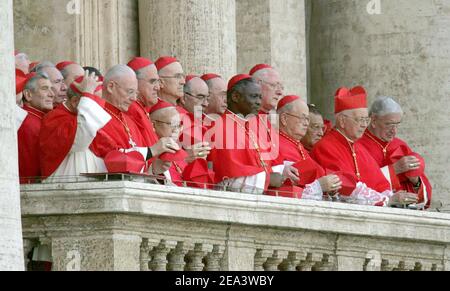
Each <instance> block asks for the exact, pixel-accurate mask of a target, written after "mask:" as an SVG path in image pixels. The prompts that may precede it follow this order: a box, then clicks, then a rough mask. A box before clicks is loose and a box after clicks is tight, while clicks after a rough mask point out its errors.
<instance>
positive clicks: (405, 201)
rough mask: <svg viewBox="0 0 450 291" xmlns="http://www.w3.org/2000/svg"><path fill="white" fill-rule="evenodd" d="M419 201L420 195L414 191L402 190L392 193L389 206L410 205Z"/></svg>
mask: <svg viewBox="0 0 450 291" xmlns="http://www.w3.org/2000/svg"><path fill="white" fill-rule="evenodd" d="M417 202H419V196H418V195H417V194H414V193H408V192H405V191H400V192H397V193H395V194H394V195H392V197H391V198H390V199H389V206H391V207H393V206H394V207H395V206H408V205H411V204H416V203H417Z"/></svg>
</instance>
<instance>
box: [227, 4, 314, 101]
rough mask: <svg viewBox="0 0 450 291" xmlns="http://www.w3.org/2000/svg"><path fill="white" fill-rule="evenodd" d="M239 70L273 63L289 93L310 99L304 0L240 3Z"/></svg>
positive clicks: (238, 16)
mask: <svg viewBox="0 0 450 291" xmlns="http://www.w3.org/2000/svg"><path fill="white" fill-rule="evenodd" d="M236 13H237V17H236V19H237V23H236V27H237V54H238V71H239V72H245V73H248V71H249V70H250V68H251V67H253V66H254V65H255V64H259V63H269V64H272V65H273V66H275V67H276V68H277V69H278V70H279V71H280V73H281V76H282V78H283V80H284V82H285V85H286V93H287V94H297V95H301V96H302V97H304V98H307V96H308V92H307V73H306V72H307V61H306V57H307V51H306V48H307V39H306V13H305V1H304V0H281V1H280V0H237V1H236Z"/></svg>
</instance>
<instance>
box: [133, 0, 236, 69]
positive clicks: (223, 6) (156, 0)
mask: <svg viewBox="0 0 450 291" xmlns="http://www.w3.org/2000/svg"><path fill="white" fill-rule="evenodd" d="M235 18H236V15H235V0H189V1H188V0H166V1H160V0H140V1H139V21H140V35H141V39H140V42H141V54H142V56H145V57H150V58H151V59H156V58H158V57H159V56H162V55H173V56H176V57H177V58H178V59H179V60H180V61H181V62H182V64H183V66H184V69H185V71H186V73H189V74H190V73H194V74H203V73H207V72H214V73H218V74H221V75H223V76H224V77H225V78H229V77H231V76H232V75H234V74H235V73H236V24H235V23H236V20H235Z"/></svg>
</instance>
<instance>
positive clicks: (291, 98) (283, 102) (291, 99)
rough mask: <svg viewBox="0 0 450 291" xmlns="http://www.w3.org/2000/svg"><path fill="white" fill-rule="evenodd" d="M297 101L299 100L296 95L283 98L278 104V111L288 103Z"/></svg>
mask: <svg viewBox="0 0 450 291" xmlns="http://www.w3.org/2000/svg"><path fill="white" fill-rule="evenodd" d="M297 100H301V99H300V97H299V96H296V95H289V96H286V97H284V98H283V99H281V100H280V102H279V103H278V110H280V109H282V108H283V107H284V106H286V105H288V104H289V103H292V102H294V101H297Z"/></svg>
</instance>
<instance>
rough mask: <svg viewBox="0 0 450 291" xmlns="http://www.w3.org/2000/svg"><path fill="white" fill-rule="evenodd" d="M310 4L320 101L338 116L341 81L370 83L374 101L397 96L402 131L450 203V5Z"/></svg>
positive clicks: (315, 91)
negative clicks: (335, 101) (402, 113)
mask: <svg viewBox="0 0 450 291" xmlns="http://www.w3.org/2000/svg"><path fill="white" fill-rule="evenodd" d="M369 4H375V6H373V5H369ZM377 4H380V6H379V7H378V5H377ZM311 6H312V7H311V9H312V10H311V13H312V15H311V27H310V66H311V93H312V96H313V101H314V102H315V103H317V104H318V105H320V107H321V110H322V111H324V113H326V115H327V117H331V116H332V113H333V108H334V107H333V95H334V92H335V91H336V89H337V88H338V87H339V86H355V85H364V86H365V87H366V88H367V89H368V93H369V96H370V99H371V100H373V99H374V97H376V96H380V95H388V96H393V97H395V98H396V99H397V100H398V101H399V102H400V104H401V105H402V106H403V109H404V111H405V113H406V115H405V119H404V121H403V124H402V126H401V128H400V137H401V138H403V139H405V140H406V141H407V142H408V143H409V144H410V145H411V146H412V148H413V149H414V150H415V151H417V152H419V153H421V154H422V155H424V157H425V159H426V161H427V167H428V168H427V172H428V174H429V178H430V179H431V182H432V184H433V186H434V200H435V201H438V200H442V201H443V202H444V203H446V204H449V203H450V198H449V196H448V193H449V192H450V178H449V177H448V175H447V172H448V168H449V162H450V153H449V151H448V148H449V140H450V129H449V126H448V125H449V124H450V107H449V106H448V92H449V89H450V87H449V84H450V83H449V79H450V58H449V53H448V52H449V50H450V28H449V27H450V10H449V9H448V4H446V3H445V2H443V1H432V0H408V1H388V0H385V1H383V0H382V1H368V0H366V1H361V0H341V1H328V0H314V1H311Z"/></svg>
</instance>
